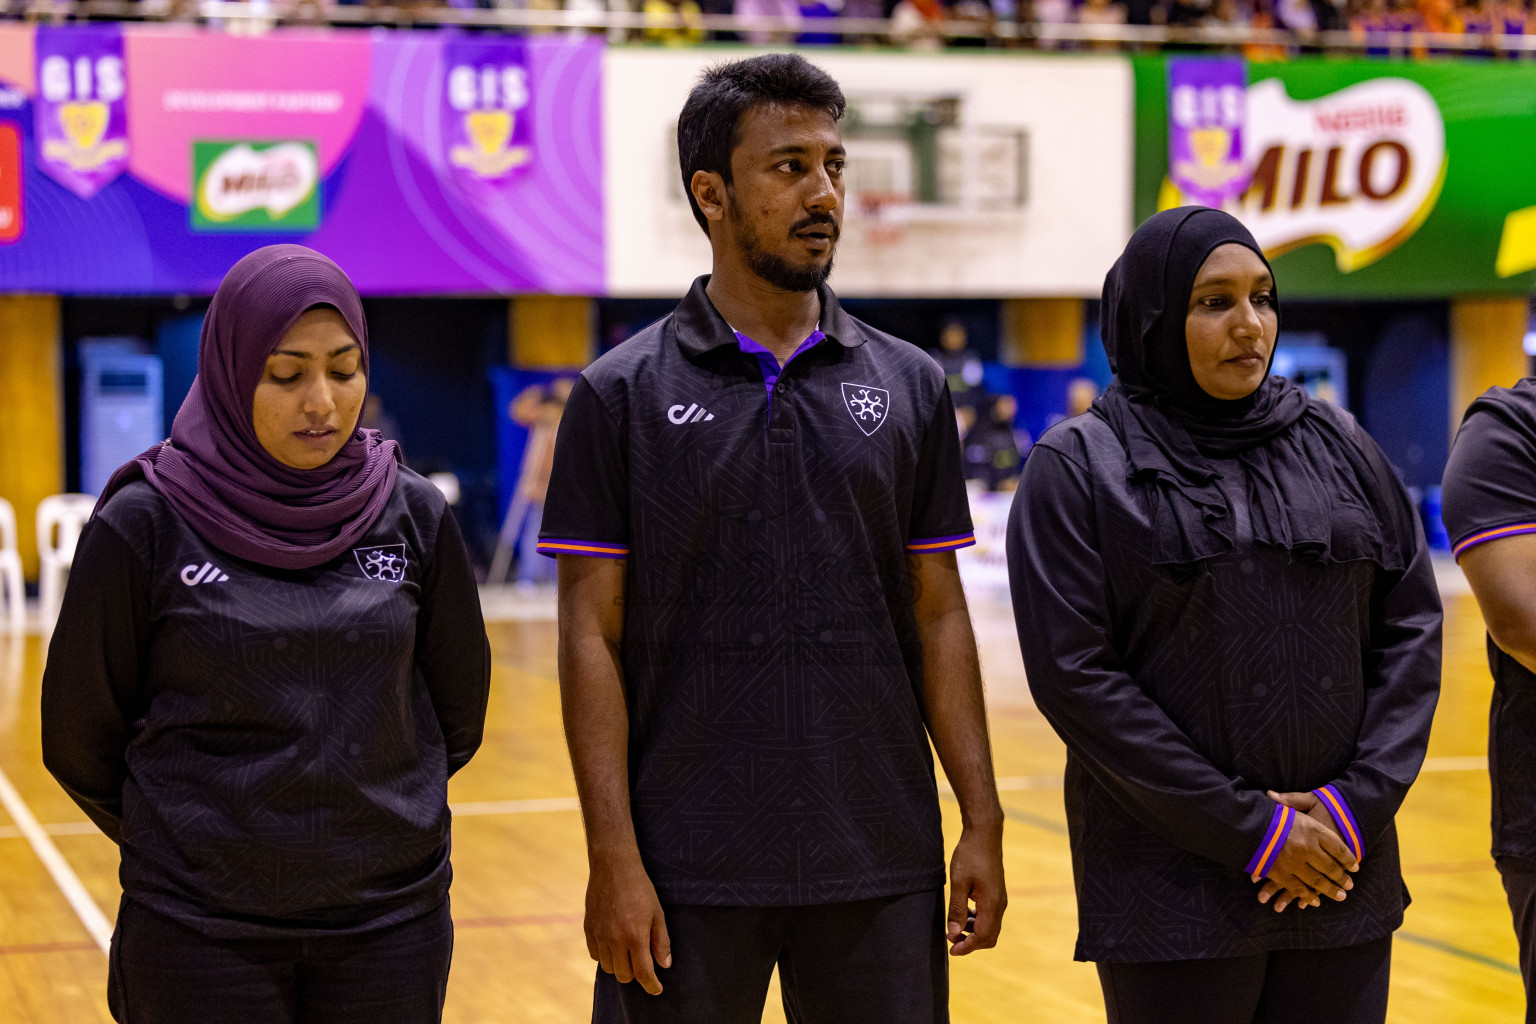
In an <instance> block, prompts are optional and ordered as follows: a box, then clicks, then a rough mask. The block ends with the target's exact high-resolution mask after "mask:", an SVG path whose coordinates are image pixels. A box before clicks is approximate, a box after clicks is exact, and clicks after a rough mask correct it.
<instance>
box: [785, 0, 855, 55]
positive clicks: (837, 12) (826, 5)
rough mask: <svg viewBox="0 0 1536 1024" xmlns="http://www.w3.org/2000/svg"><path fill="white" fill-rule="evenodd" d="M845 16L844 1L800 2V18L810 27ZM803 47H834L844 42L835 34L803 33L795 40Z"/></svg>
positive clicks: (814, 0) (815, 0) (802, 0)
mask: <svg viewBox="0 0 1536 1024" xmlns="http://www.w3.org/2000/svg"><path fill="white" fill-rule="evenodd" d="M842 15H843V0H800V17H801V19H802V20H803V21H805V22H807V23H808V24H810V25H814V24H815V23H816V22H818V21H825V20H827V19H829V18H840V17H842ZM795 42H796V43H798V44H799V45H801V46H832V45H834V44H836V43H840V42H842V37H841V36H839V35H837V34H836V33H834V32H802V33H800V35H799V36H797V37H796V38H795Z"/></svg>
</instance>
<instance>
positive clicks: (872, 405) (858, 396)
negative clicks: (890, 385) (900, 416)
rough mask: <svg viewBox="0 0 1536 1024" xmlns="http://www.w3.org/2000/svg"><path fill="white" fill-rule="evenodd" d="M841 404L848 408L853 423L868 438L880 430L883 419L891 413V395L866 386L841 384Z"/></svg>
mask: <svg viewBox="0 0 1536 1024" xmlns="http://www.w3.org/2000/svg"><path fill="white" fill-rule="evenodd" d="M843 404H844V405H846V406H847V407H848V415H850V416H852V417H853V422H855V423H857V424H858V425H859V429H860V430H862V431H864V436H865V437H868V436H869V435H870V434H873V433H874V432H875V431H877V430H879V429H880V425H881V424H882V423H884V422H885V417H886V416H887V415H888V414H889V413H890V411H891V393H890V392H889V391H887V390H885V388H877V387H871V386H870V385H868V384H849V383H847V382H846V381H845V382H844V383H843Z"/></svg>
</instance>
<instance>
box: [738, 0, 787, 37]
mask: <svg viewBox="0 0 1536 1024" xmlns="http://www.w3.org/2000/svg"><path fill="white" fill-rule="evenodd" d="M736 13H737V14H738V15H740V16H741V17H744V18H776V19H778V20H779V21H783V22H788V23H789V24H791V25H799V24H800V4H799V3H798V2H797V0H736ZM742 36H743V37H744V38H745V39H746V41H747V42H749V43H757V44H759V45H764V46H769V45H772V46H778V45H783V44H784V43H786V42H788V41H789V39H790V35H789V34H788V33H786V32H783V31H770V30H767V29H754V30H752V31H750V32H743V33H742Z"/></svg>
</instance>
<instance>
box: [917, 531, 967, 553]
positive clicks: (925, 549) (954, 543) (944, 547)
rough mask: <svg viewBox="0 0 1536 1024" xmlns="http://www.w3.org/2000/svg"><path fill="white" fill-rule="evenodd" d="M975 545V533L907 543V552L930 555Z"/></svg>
mask: <svg viewBox="0 0 1536 1024" xmlns="http://www.w3.org/2000/svg"><path fill="white" fill-rule="evenodd" d="M975 543H976V534H975V533H957V534H955V535H953V536H951V537H927V538H924V539H923V540H909V541H907V551H909V552H910V553H912V554H914V555H930V554H933V553H934V552H935V551H955V550H957V549H959V548H968V547H970V546H971V545H972V544H975Z"/></svg>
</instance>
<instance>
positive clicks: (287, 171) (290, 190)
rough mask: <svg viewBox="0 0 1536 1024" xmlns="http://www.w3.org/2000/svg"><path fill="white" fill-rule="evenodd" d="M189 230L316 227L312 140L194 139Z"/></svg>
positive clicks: (316, 176)
mask: <svg viewBox="0 0 1536 1024" xmlns="http://www.w3.org/2000/svg"><path fill="white" fill-rule="evenodd" d="M192 187H193V202H192V203H191V207H192V230H193V231H244V232H253V231H259V232H266V231H272V232H309V231H314V230H315V229H316V228H318V227H319V226H320V160H319V158H318V156H317V155H316V153H315V144H314V143H313V142H311V141H308V140H305V141H292V142H205V141H201V140H198V141H194V142H193V143H192Z"/></svg>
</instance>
